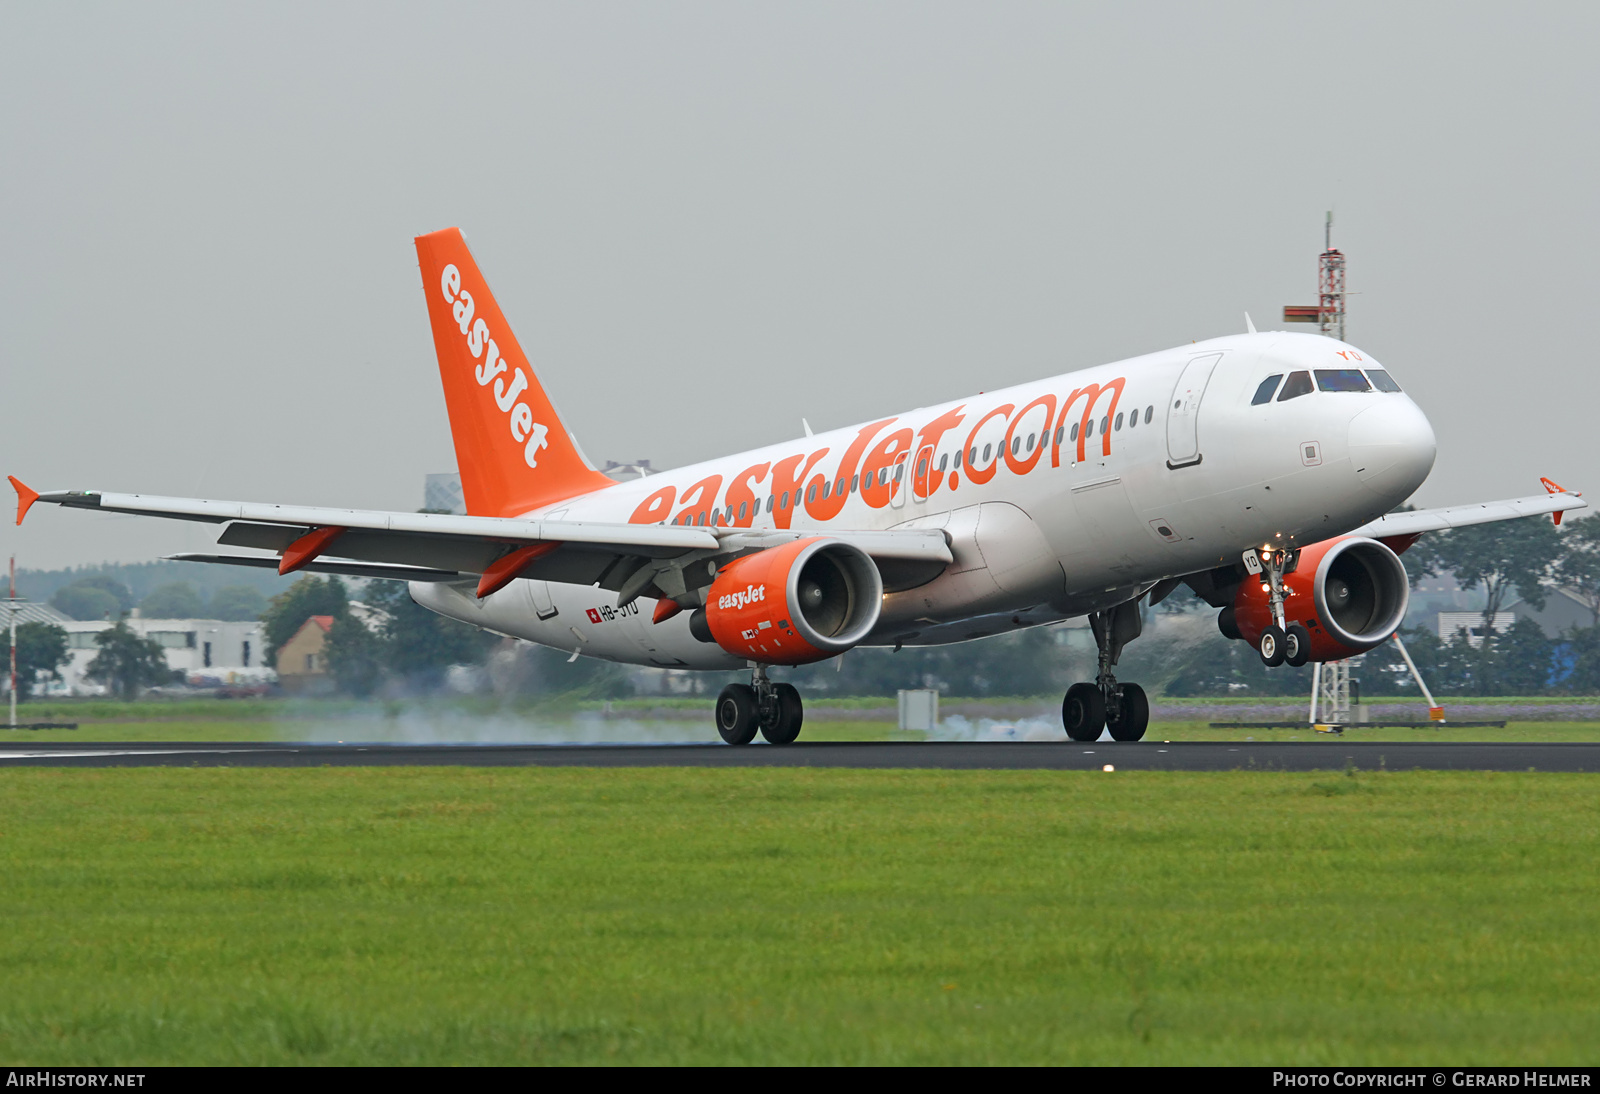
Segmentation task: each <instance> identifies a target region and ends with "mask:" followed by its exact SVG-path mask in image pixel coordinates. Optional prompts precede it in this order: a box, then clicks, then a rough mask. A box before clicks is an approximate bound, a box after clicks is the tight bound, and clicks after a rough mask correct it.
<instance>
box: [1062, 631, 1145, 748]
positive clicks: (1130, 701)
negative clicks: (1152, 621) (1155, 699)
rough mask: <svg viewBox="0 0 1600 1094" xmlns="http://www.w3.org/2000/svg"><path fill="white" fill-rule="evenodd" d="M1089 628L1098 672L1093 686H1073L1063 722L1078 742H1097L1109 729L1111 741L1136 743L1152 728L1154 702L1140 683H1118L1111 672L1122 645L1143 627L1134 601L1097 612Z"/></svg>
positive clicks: (1064, 703) (1130, 640)
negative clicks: (1092, 633) (1104, 730)
mask: <svg viewBox="0 0 1600 1094" xmlns="http://www.w3.org/2000/svg"><path fill="white" fill-rule="evenodd" d="M1089 626H1090V627H1091V628H1092V629H1093V630H1094V640H1095V645H1096V646H1098V647H1099V650H1100V672H1099V675H1097V676H1096V677H1095V681H1094V683H1092V684H1073V685H1072V686H1071V687H1070V688H1068V689H1067V697H1066V698H1065V699H1064V700H1062V703H1061V724H1062V725H1063V726H1064V727H1065V728H1066V731H1067V736H1068V737H1071V738H1072V739H1073V740H1074V741H1096V740H1099V739H1100V731H1101V730H1102V729H1109V730H1110V731H1111V738H1112V740H1116V741H1137V740H1139V739H1140V738H1141V737H1143V736H1144V731H1145V729H1146V728H1147V727H1148V726H1149V725H1150V700H1149V699H1148V698H1147V697H1146V696H1145V693H1144V688H1142V687H1140V686H1139V685H1138V684H1120V683H1118V682H1117V678H1116V676H1114V675H1113V674H1112V672H1111V670H1112V668H1113V667H1114V666H1115V665H1116V663H1117V660H1118V659H1119V658H1120V657H1121V656H1122V647H1124V646H1126V645H1127V644H1128V643H1129V642H1132V641H1133V640H1134V639H1135V638H1138V637H1139V633H1140V631H1141V630H1142V629H1143V623H1142V622H1141V620H1140V618H1139V603H1138V601H1136V600H1133V601H1129V602H1128V603H1126V604H1118V605H1117V606H1116V607H1115V608H1111V609H1110V610H1108V611H1103V612H1093V613H1091V614H1090V616H1089Z"/></svg>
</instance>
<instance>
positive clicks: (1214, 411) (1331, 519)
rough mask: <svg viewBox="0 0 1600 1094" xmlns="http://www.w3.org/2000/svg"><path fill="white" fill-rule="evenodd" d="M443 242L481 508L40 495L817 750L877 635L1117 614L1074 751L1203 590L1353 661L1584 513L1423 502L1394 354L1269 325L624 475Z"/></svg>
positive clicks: (453, 247)
mask: <svg viewBox="0 0 1600 1094" xmlns="http://www.w3.org/2000/svg"><path fill="white" fill-rule="evenodd" d="M416 247H417V257H418V262H419V267H420V270H421V274H422V282H423V289H424V293H425V296H426V299H427V306H428V314H429V319H430V321H431V324H432V330H433V339H434V348H435V350H436V353H437V357H438V363H439V370H440V377H441V380H442V383H443V386H444V394H445V404H446V410H447V413H448V416H449V422H450V430H451V435H452V439H453V441H454V444H455V450H456V456H457V460H458V465H459V468H460V475H461V488H462V493H463V495H464V497H465V502H466V511H467V512H466V515H464V516H457V515H449V514H439V513H399V512H382V511H371V510H360V509H337V508H319V507H308V506H294V505H282V504H264V503H253V502H236V501H214V500H206V499H197V498H171V497H156V496H151V495H141V494H122V493H113V492H108V491H103V490H84V491H53V492H43V493H41V492H38V491H35V490H32V489H30V488H29V487H27V486H25V485H24V484H23V483H21V482H20V481H19V480H18V479H16V478H15V477H12V478H11V483H12V485H13V486H14V488H15V489H16V491H17V499H18V500H17V523H18V524H21V523H22V520H23V518H24V517H25V516H26V515H27V512H28V510H29V507H30V506H32V505H33V504H34V503H35V502H39V501H43V502H50V503H54V504H57V505H62V506H66V507H69V508H83V509H100V510H107V511H114V512H120V513H132V514H139V515H143V516H150V517H163V518H171V519H178V520H190V521H202V522H210V523H214V524H219V525H222V526H223V527H222V529H221V533H220V535H219V537H218V542H219V544H221V545H223V546H226V547H233V548H247V549H251V550H255V551H265V552H270V553H268V554H178V555H172V556H169V557H172V558H176V559H184V560H189V561H195V562H207V563H219V564H230V565H243V566H262V567H273V568H276V569H277V570H278V572H279V573H282V574H288V573H293V572H296V571H307V572H313V573H325V574H341V575H351V576H359V577H367V578H385V579H396V580H403V581H407V582H409V589H410V593H411V596H412V597H413V599H415V600H416V602H417V603H419V604H421V605H423V606H424V607H427V608H429V609H431V610H433V611H435V612H438V613H440V614H441V615H445V616H448V617H450V618H452V619H458V620H461V621H463V622H466V623H470V624H472V625H474V626H477V627H481V628H483V629H485V630H488V631H491V632H494V633H497V634H500V635H504V636H509V637H512V638H518V639H524V640H527V641H530V642H536V643H539V644H542V645H545V646H551V647H554V648H557V649H561V650H564V651H570V652H571V653H572V656H573V657H574V658H576V657H578V656H580V655H582V656H588V657H597V658H604V659H607V660H611V661H616V662H623V663H628V664H637V665H646V666H659V667H664V668H679V669H699V670H708V671H727V670H730V669H731V670H737V669H741V668H748V669H749V671H750V683H749V684H742V683H735V684H730V685H728V686H727V687H725V688H723V689H722V691H721V693H720V694H719V695H718V697H717V700H716V703H715V705H714V708H713V710H714V721H715V724H716V728H717V732H718V734H719V735H720V737H721V738H722V740H724V741H726V742H727V743H729V744H733V745H744V744H749V743H750V742H751V741H753V740H754V739H755V736H756V734H757V733H758V732H759V733H760V734H761V736H762V737H763V738H764V739H765V740H766V741H768V742H769V743H771V744H778V745H781V744H788V743H790V742H792V741H794V740H795V739H796V738H797V737H798V735H799V733H800V729H801V726H802V723H803V720H804V709H803V704H802V700H801V697H800V694H799V692H798V691H797V689H796V688H794V687H793V686H792V685H790V684H787V683H781V682H775V681H773V680H772V679H770V677H769V676H768V670H769V669H770V668H772V667H774V666H793V665H802V664H807V663H811V662H816V661H821V660H824V659H827V658H831V657H837V656H839V655H841V654H843V653H844V652H845V651H847V650H850V649H853V648H855V647H857V646H893V647H895V648H899V647H901V646H905V645H937V644H943V643H952V642H965V641H969V640H972V639H978V638H983V637H987V636H990V635H994V634H999V633H1003V632H1007V631H1014V630H1018V629H1021V628H1025V627H1035V626H1041V625H1045V624H1050V623H1057V622H1061V621H1064V620H1066V619H1069V618H1073V617H1079V616H1085V615H1087V616H1088V618H1089V622H1090V625H1091V628H1092V630H1093V633H1094V637H1095V641H1096V645H1097V649H1098V672H1097V674H1096V677H1095V679H1094V680H1093V681H1084V682H1080V683H1076V684H1073V685H1072V687H1071V688H1069V689H1068V691H1067V693H1066V695H1065V697H1064V699H1063V702H1062V725H1063V728H1064V729H1065V731H1066V733H1067V735H1068V737H1069V738H1070V739H1072V740H1075V741H1092V740H1096V739H1098V738H1099V737H1100V735H1101V732H1102V730H1109V731H1110V734H1111V736H1112V737H1113V738H1114V739H1115V740H1118V741H1137V740H1139V739H1141V738H1142V737H1143V736H1144V733H1145V729H1146V727H1147V725H1148V723H1149V717H1150V707H1149V700H1148V698H1147V696H1146V694H1145V692H1144V689H1143V688H1141V687H1140V686H1139V685H1138V684H1136V683H1131V682H1123V681H1119V680H1118V679H1117V677H1116V674H1115V668H1116V666H1117V664H1118V661H1119V659H1120V657H1121V654H1122V651H1123V649H1124V647H1125V646H1126V645H1127V644H1128V643H1129V642H1131V641H1133V640H1134V639H1136V638H1137V637H1138V636H1139V633H1140V630H1141V615H1140V605H1141V604H1146V605H1151V606H1153V605H1155V604H1157V603H1159V602H1160V601H1161V600H1162V599H1164V598H1165V597H1166V596H1168V595H1169V594H1171V593H1172V592H1173V591H1174V590H1175V589H1177V588H1178V587H1179V586H1180V585H1187V586H1188V587H1189V588H1190V589H1191V590H1193V591H1194V593H1196V594H1197V595H1198V596H1200V597H1201V598H1203V599H1204V600H1205V601H1206V602H1207V603H1208V604H1210V605H1211V606H1212V607H1215V608H1218V609H1219V613H1218V627H1219V629H1220V630H1221V631H1222V633H1223V634H1224V635H1226V636H1227V637H1229V638H1232V639H1238V640H1241V641H1247V642H1250V643H1251V644H1252V646H1254V647H1255V648H1256V651H1257V652H1258V654H1259V655H1260V657H1261V659H1262V660H1263V662H1265V663H1266V664H1268V665H1278V664H1283V663H1288V664H1291V665H1300V664H1304V663H1306V662H1307V661H1308V660H1316V661H1330V660H1338V659H1342V658H1345V657H1349V656H1352V655H1354V654H1357V653H1361V652H1364V651H1365V650H1368V649H1371V648H1373V647H1375V646H1377V645H1379V644H1380V643H1382V642H1384V641H1386V640H1387V639H1388V638H1389V637H1390V636H1391V635H1392V634H1394V633H1395V631H1396V630H1397V629H1398V628H1399V626H1400V623H1401V621H1402V620H1403V619H1404V617H1405V611H1406V605H1407V601H1408V596H1409V583H1408V581H1407V579H1406V573H1405V569H1404V566H1403V565H1402V564H1401V562H1400V559H1399V557H1398V555H1399V553H1400V552H1402V551H1404V550H1405V549H1406V548H1408V547H1409V546H1411V544H1412V543H1413V542H1415V540H1416V539H1417V537H1418V536H1420V535H1422V534H1424V533H1426V532H1430V531H1437V530H1441V529H1446V528H1452V527H1458V526H1462V525H1469V524H1478V523H1484V522H1488V521H1498V520H1509V519H1515V518H1519V517H1527V516H1532V515H1536V514H1550V515H1551V516H1552V518H1553V519H1554V520H1555V521H1556V522H1557V523H1559V522H1560V518H1561V514H1562V513H1563V512H1566V511H1570V510H1575V509H1581V508H1584V507H1585V503H1584V502H1583V501H1582V499H1581V497H1580V496H1579V495H1578V494H1577V493H1575V492H1572V491H1568V490H1565V489H1563V488H1561V487H1560V486H1558V485H1557V484H1555V483H1553V482H1551V481H1550V480H1548V479H1544V480H1541V481H1542V482H1543V483H1544V486H1545V491H1546V492H1545V493H1544V494H1543V495H1536V496H1532V497H1525V498H1515V499H1509V500H1506V501H1499V502H1489V503H1478V504H1473V505H1467V506H1460V507H1456V508H1447V509H1432V510H1422V511H1411V512H1395V511H1394V510H1395V509H1396V507H1397V506H1399V505H1400V504H1401V503H1403V502H1404V501H1405V500H1406V499H1407V498H1408V497H1410V496H1411V495H1412V493H1413V492H1414V491H1415V490H1416V489H1417V488H1418V487H1419V486H1421V485H1422V483H1423V482H1424V480H1425V479H1426V478H1427V476H1428V474H1429V472H1430V471H1431V470H1432V467H1433V462H1434V455H1435V444H1434V434H1433V429H1432V427H1431V425H1430V424H1429V422H1428V419H1427V417H1426V416H1425V415H1424V414H1423V412H1422V410H1421V409H1420V408H1419V407H1418V406H1417V405H1416V403H1415V402H1413V401H1412V400H1411V398H1410V397H1409V396H1408V395H1406V393H1405V392H1404V391H1403V390H1402V389H1401V387H1400V385H1399V384H1398V383H1397V382H1396V381H1395V379H1394V378H1393V377H1392V376H1391V374H1390V373H1389V371H1388V369H1386V368H1385V367H1384V366H1383V365H1381V364H1379V363H1378V362H1377V361H1376V360H1374V359H1373V358H1372V357H1371V356H1370V355H1369V354H1367V353H1365V352H1363V351H1361V350H1359V349H1357V348H1356V347H1355V346H1352V345H1349V344H1347V343H1345V342H1342V341H1338V340H1335V339H1332V338H1328V337H1324V336H1322V335H1312V334H1290V333H1282V332H1266V333H1258V332H1257V331H1256V330H1255V329H1254V325H1253V324H1250V323H1249V322H1248V317H1246V323H1247V327H1248V330H1247V333H1245V334H1242V335H1235V336H1230V337H1222V338H1213V339H1210V340H1208V341H1204V342H1194V343H1191V344H1189V345H1186V346H1179V347H1177V348H1175V349H1169V350H1164V351H1161V352H1159V353H1151V354H1146V355H1144V356H1141V357H1135V358H1131V359H1128V360H1124V361H1119V362H1115V363H1113V364H1106V365H1099V366H1096V367H1093V368H1087V369H1083V370H1081V371H1076V372H1070V373H1067V374H1065V375H1061V376H1055V377H1051V378H1048V379H1043V380H1037V381H1034V382H1031V383H1025V384H1020V385H1017V386H1015V387H1009V388H1005V389H1003V390H998V391H989V392H986V393H981V394H978V395H975V396H972V397H970V398H965V399H959V400H955V401H952V402H945V403H940V404H938V405H935V406H927V407H920V408H918V409H915V410H910V411H907V412H905V413H903V414H897V415H889V416H886V417H882V418H878V419H876V420H874V421H870V422H862V423H860V424H856V425H850V426H846V427H844V428H841V429H834V430H830V431H827V432H823V433H817V434H814V435H813V434H812V433H811V430H810V427H809V425H807V426H806V427H805V432H806V435H805V436H803V437H798V438H795V439H791V440H786V441H781V442H779V443H775V444H771V445H768V446H766V447H764V448H759V449H756V450H753V451H749V452H743V453H739V454H738V455H733V456H727V457H723V458H721V459H715V460H710V461H707V462H704V463H698V464H693V465H691V466H687V467H681V468H678V469H676V470H671V471H662V472H658V473H656V474H653V475H649V476H647V477H644V478H641V479H636V480H630V481H627V482H613V481H612V480H611V479H609V478H607V477H606V476H604V475H602V474H601V473H600V472H599V471H597V470H595V468H594V466H593V464H591V463H590V462H589V460H588V459H587V458H586V457H585V456H584V454H583V452H582V450H581V449H580V448H579V447H578V443H577V441H576V440H575V439H574V437H573V435H572V433H571V432H570V431H569V430H568V428H567V426H566V424H565V423H564V422H563V421H562V419H561V417H560V416H559V415H558V414H557V413H556V409H555V407H554V405H553V404H552V403H551V401H550V398H549V396H548V395H547V394H546V392H545V390H544V386H543V384H542V383H541V382H540V380H539V377H538V375H537V374H536V373H535V371H534V369H533V367H532V366H531V365H530V364H529V362H528V359H527V357H526V355H525V354H524V353H523V351H522V349H521V347H520V346H519V344H518V342H517V339H516V337H515V335H514V334H513V333H512V331H511V327H510V325H509V324H508V323H507V322H506V319H505V316H504V315H503V314H502V312H501V310H500V307H499V305H498V304H497V303H496V301H495V298H494V296H493V294H492V293H491V292H490V291H489V287H488V284H487V283H486V281H485V280H484V277H483V274H482V273H481V272H480V270H479V268H478V266H477V263H476V262H475V261H474V260H473V258H472V255H471V253H470V252H469V251H468V249H467V245H466V241H465V240H464V238H463V237H462V235H461V232H460V231H459V230H458V229H455V228H450V229H446V230H444V231H439V232H433V233H430V234H428V235H423V236H419V237H418V238H417V239H416Z"/></svg>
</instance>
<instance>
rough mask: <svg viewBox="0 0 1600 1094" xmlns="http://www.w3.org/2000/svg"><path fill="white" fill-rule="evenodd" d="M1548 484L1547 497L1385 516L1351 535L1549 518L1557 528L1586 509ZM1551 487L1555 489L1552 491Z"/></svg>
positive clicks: (1412, 533)
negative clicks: (1563, 517)
mask: <svg viewBox="0 0 1600 1094" xmlns="http://www.w3.org/2000/svg"><path fill="white" fill-rule="evenodd" d="M1546 481H1547V485H1546V490H1547V492H1546V493H1543V494H1535V495H1533V496H1532V497H1527V498H1507V499H1505V500H1503V501H1483V502H1478V503H1476V504H1474V505H1456V506H1451V507H1450V508H1448V509H1414V510H1412V511H1411V512H1409V513H1387V514H1385V515H1384V516H1381V517H1379V518H1378V519H1377V520H1374V521H1368V522H1367V523H1366V524H1363V525H1362V526H1361V527H1360V528H1357V529H1356V530H1355V531H1354V532H1352V533H1350V534H1351V535H1355V536H1371V537H1372V538H1373V539H1386V538H1389V537H1393V536H1411V537H1413V538H1415V537H1416V536H1419V535H1421V534H1422V533H1424V532H1442V531H1444V530H1445V529H1446V528H1464V527H1466V526H1467V525H1470V524H1492V523H1494V522H1495V521H1500V520H1516V519H1518V518H1519V517H1535V516H1540V515H1542V514H1546V513H1548V514H1550V515H1552V516H1553V517H1554V519H1555V522H1556V523H1557V524H1560V523H1561V514H1562V513H1565V512H1568V511H1570V510H1573V509H1585V508H1587V507H1588V504H1589V503H1588V502H1586V501H1584V500H1583V498H1581V497H1580V496H1579V495H1577V494H1576V493H1573V492H1572V491H1570V490H1563V489H1562V488H1560V487H1559V486H1556V485H1555V484H1554V483H1550V482H1548V480H1546ZM1552 487H1554V489H1551V488H1552Z"/></svg>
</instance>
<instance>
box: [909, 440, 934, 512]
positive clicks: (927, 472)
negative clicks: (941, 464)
mask: <svg viewBox="0 0 1600 1094" xmlns="http://www.w3.org/2000/svg"><path fill="white" fill-rule="evenodd" d="M932 476H933V445H931V444H925V445H923V446H922V448H921V449H920V450H919V451H918V452H917V462H916V465H915V467H914V468H913V470H912V474H911V498H912V500H913V501H916V502H918V503H921V502H925V501H927V500H928V480H929V479H930V478H931V477H932Z"/></svg>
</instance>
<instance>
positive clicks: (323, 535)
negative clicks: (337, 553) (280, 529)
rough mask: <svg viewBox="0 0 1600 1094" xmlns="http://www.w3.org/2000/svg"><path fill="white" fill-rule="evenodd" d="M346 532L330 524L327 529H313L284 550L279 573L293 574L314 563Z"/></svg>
mask: <svg viewBox="0 0 1600 1094" xmlns="http://www.w3.org/2000/svg"><path fill="white" fill-rule="evenodd" d="M344 532H345V530H344V529H343V528H341V527H339V526H338V525H336V524H330V525H328V526H327V527H326V528H313V529H312V530H311V531H309V532H307V533H306V534H305V535H303V536H301V537H300V538H299V539H297V540H295V541H294V542H293V543H291V544H289V546H287V547H285V548H284V549H283V558H282V559H281V560H280V561H279V562H278V572H279V573H280V574H292V573H294V572H295V571H296V570H298V569H300V567H302V566H304V565H306V563H308V562H312V561H314V560H315V559H316V557H317V556H318V555H320V554H321V553H322V552H324V551H326V550H327V549H328V547H329V545H330V544H332V543H333V541H334V540H336V539H338V538H339V537H340V536H342V535H344Z"/></svg>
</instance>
